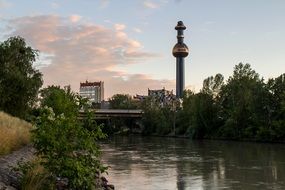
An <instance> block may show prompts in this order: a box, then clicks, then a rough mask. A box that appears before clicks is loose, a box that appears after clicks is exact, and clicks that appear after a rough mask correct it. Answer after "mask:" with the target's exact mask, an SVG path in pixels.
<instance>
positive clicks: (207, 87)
mask: <svg viewBox="0 0 285 190" xmlns="http://www.w3.org/2000/svg"><path fill="white" fill-rule="evenodd" d="M223 85H224V76H223V75H222V74H220V73H219V74H216V75H215V76H214V77H213V76H210V77H208V78H206V79H205V80H204V81H203V88H202V90H201V92H202V93H204V94H209V95H211V96H213V97H214V98H216V97H217V96H218V95H219V93H220V91H221V88H222V86H223Z"/></svg>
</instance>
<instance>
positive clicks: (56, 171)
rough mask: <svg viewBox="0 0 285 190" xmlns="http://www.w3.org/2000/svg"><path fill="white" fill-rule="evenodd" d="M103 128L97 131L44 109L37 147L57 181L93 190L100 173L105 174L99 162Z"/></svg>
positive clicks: (36, 136) (35, 133)
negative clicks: (63, 180)
mask: <svg viewBox="0 0 285 190" xmlns="http://www.w3.org/2000/svg"><path fill="white" fill-rule="evenodd" d="M104 137H105V135H104V134H103V133H102V130H101V126H94V128H93V130H90V129H89V130H88V129H87V128H85V127H83V124H81V123H80V122H78V121H75V120H73V119H69V118H67V117H65V116H64V114H61V115H58V116H56V115H55V114H54V112H53V110H52V109H51V108H47V107H44V108H43V109H42V110H41V113H40V117H39V118H38V120H37V122H36V129H35V130H34V131H33V144H34V147H35V148H36V150H37V155H38V156H39V157H40V158H41V159H42V160H43V161H42V163H41V164H42V165H43V166H44V168H45V169H46V170H47V171H48V172H50V174H51V176H52V177H53V179H54V181H55V180H56V179H67V180H68V187H69V188H72V189H92V188H93V187H94V186H95V178H96V176H97V174H98V173H100V172H101V173H102V172H104V171H105V170H106V169H107V168H106V167H104V166H103V165H102V164H101V163H100V160H99V155H100V152H99V147H98V146H97V144H96V141H97V140H98V139H101V138H104Z"/></svg>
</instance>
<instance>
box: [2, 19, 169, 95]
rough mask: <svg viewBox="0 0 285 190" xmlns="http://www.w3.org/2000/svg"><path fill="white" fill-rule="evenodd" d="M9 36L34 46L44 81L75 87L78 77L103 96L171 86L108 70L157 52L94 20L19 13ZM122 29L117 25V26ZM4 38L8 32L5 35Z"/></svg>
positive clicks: (46, 83) (138, 61) (75, 88)
mask: <svg viewBox="0 0 285 190" xmlns="http://www.w3.org/2000/svg"><path fill="white" fill-rule="evenodd" d="M8 25H9V26H7V27H8V28H13V31H12V32H11V33H9V36H15V35H20V36H22V37H24V38H25V39H26V41H27V43H28V44H29V45H31V46H32V47H33V48H35V49H38V50H40V52H41V54H43V55H44V56H41V62H42V64H41V63H39V64H38V65H40V67H39V68H40V70H41V72H43V74H44V85H45V86H47V85H52V84H56V85H61V86H63V85H67V84H70V85H71V87H72V89H73V90H75V91H78V89H79V83H80V81H81V82H82V81H85V80H86V79H89V80H90V81H100V80H101V81H104V82H105V95H106V96H105V97H110V96H111V95H113V94H115V93H130V94H136V93H139V94H146V93H147V88H162V87H163V86H165V87H166V88H167V87H169V88H173V87H174V82H173V81H168V80H154V79H151V77H150V76H146V75H143V74H128V73H125V72H121V71H116V70H115V71H114V70H112V68H115V66H116V65H121V64H124V65H128V64H136V63H143V62H145V61H147V60H149V59H156V58H157V57H159V55H158V54H156V53H153V52H147V51H144V48H143V45H142V44H141V43H140V42H139V41H136V40H134V39H131V38H130V37H129V36H128V35H127V34H126V33H125V32H123V31H122V30H116V29H113V28H107V27H105V26H102V25H97V24H90V23H88V24H85V23H81V22H74V23H70V18H63V17H60V16H55V15H42V16H30V17H28V16H27V17H20V18H15V19H12V20H10V21H9V22H8ZM118 28H120V29H123V28H124V27H122V26H120V27H117V29H118ZM6 37H8V36H6Z"/></svg>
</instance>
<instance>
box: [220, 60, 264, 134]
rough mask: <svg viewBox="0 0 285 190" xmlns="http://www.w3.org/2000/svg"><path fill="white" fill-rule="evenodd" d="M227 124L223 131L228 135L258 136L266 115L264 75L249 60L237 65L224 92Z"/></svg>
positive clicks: (222, 96) (222, 101) (223, 101)
mask: <svg viewBox="0 0 285 190" xmlns="http://www.w3.org/2000/svg"><path fill="white" fill-rule="evenodd" d="M220 97H221V98H220V102H221V105H222V111H223V115H222V117H223V119H224V120H225V125H224V126H223V127H222V128H221V129H222V130H221V135H222V136H224V137H227V138H254V137H255V136H256V133H257V131H258V129H259V127H260V126H263V125H264V115H266V113H265V112H266V109H265V107H266V101H265V99H264V97H266V89H265V83H264V82H263V79H260V77H259V75H258V74H257V73H256V72H255V71H254V70H253V69H251V67H250V65H249V64H242V63H239V64H238V65H236V66H235V68H234V73H233V76H231V77H230V78H229V79H228V81H227V84H226V85H224V86H223V87H222V90H221V94H220Z"/></svg>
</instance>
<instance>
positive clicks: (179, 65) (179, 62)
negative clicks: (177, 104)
mask: <svg viewBox="0 0 285 190" xmlns="http://www.w3.org/2000/svg"><path fill="white" fill-rule="evenodd" d="M184 76H185V71H184V57H176V97H177V98H182V97H183V91H184V89H185V81H184V78H185V77H184Z"/></svg>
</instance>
